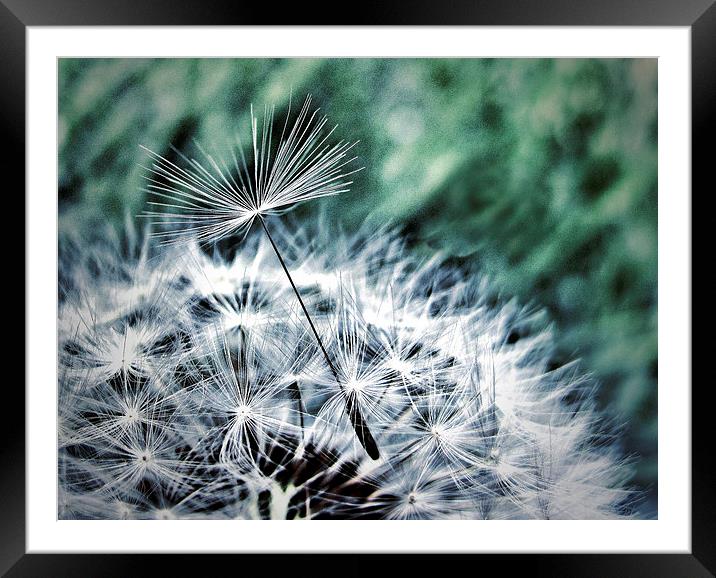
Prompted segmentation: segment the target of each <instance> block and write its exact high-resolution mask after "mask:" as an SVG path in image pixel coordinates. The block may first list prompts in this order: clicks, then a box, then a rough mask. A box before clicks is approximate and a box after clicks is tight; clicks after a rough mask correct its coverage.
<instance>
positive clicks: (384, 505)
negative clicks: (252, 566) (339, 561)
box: [58, 220, 633, 519]
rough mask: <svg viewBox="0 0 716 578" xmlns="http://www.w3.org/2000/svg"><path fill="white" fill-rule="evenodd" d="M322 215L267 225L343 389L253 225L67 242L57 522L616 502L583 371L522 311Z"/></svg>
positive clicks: (614, 471) (478, 282) (618, 480)
mask: <svg viewBox="0 0 716 578" xmlns="http://www.w3.org/2000/svg"><path fill="white" fill-rule="evenodd" d="M324 223H325V222H324V221H323V220H319V222H318V223H313V224H311V225H304V226H303V227H280V226H279V224H278V223H272V226H273V230H274V231H275V236H276V238H277V242H278V244H279V245H280V246H281V247H283V248H286V250H285V254H284V258H285V260H286V262H287V264H288V267H289V269H290V271H291V274H292V277H293V279H294V281H295V283H296V286H297V289H298V291H299V292H300V294H301V296H302V298H303V300H304V302H305V304H306V306H307V308H308V311H309V313H310V316H311V318H312V319H313V321H314V323H315V325H316V328H317V330H318V332H319V334H320V335H321V338H322V342H323V343H324V344H325V347H326V349H327V351H328V354H329V355H330V358H331V359H332V360H333V364H334V366H335V369H336V371H337V373H338V376H339V381H340V385H339V382H338V381H337V380H336V379H335V376H334V375H333V374H332V373H331V372H330V371H329V368H328V367H327V365H326V363H325V359H324V357H323V356H322V354H321V352H320V350H319V347H318V344H317V341H316V340H315V339H314V338H313V335H312V334H311V333H310V332H309V329H308V326H307V322H306V318H305V316H304V315H303V314H302V312H301V311H300V309H299V308H298V304H297V300H296V298H295V295H294V294H293V293H292V290H291V287H290V286H289V285H288V284H287V283H286V277H285V275H284V272H283V271H282V270H281V267H280V264H279V262H278V260H277V258H276V255H275V254H274V253H273V252H272V250H271V246H270V245H269V243H268V240H267V239H266V237H265V236H264V235H261V234H260V231H256V233H255V234H249V236H248V237H247V238H246V239H245V240H244V241H243V242H242V243H241V244H240V245H238V246H234V247H233V248H232V250H231V251H228V250H226V249H222V248H220V247H219V246H217V245H214V246H212V247H211V248H210V249H208V250H207V249H206V248H200V247H199V246H198V245H196V244H194V245H186V244H185V245H183V246H182V247H181V249H178V248H176V247H168V248H167V247H155V246H154V245H153V241H151V240H148V239H147V238H145V237H144V236H143V235H137V234H135V233H134V232H133V230H132V229H131V227H128V230H127V231H126V232H124V233H123V235H122V239H121V240H120V239H116V240H113V239H112V238H110V237H106V238H105V239H103V240H102V241H101V242H96V243H86V242H83V241H72V240H69V239H63V240H62V242H61V256H60V257H61V258H60V285H61V293H60V307H59V351H60V358H59V382H60V383H59V416H58V418H59V431H58V445H59V464H58V468H59V470H58V471H59V511H58V516H59V517H60V518H63V519H66V518H111V519H125V518H127V519H128V518H139V519H147V518H150V519H187V518H221V519H227V518H228V519H232V518H236V519H249V518H250V519H253V518H263V519H285V518H289V519H293V518H301V519H314V518H315V519H324V518H334V519H335V518H385V519H436V518H453V519H454V518H464V519H505V518H511V519H525V518H539V519H557V518H569V519H599V518H615V517H626V516H629V515H631V514H630V504H631V502H632V501H633V494H632V493H631V492H630V491H629V490H628V489H627V488H626V482H627V479H628V477H629V471H630V468H629V467H628V464H627V463H626V462H625V461H624V459H623V458H622V457H621V455H620V453H619V451H618V449H617V447H616V446H615V443H614V439H613V437H611V436H610V435H608V433H606V432H607V430H606V427H605V424H604V423H603V419H602V418H601V417H600V415H599V414H598V413H597V411H596V410H595V408H594V404H593V384H592V383H591V382H590V380H589V379H587V378H585V377H584V376H583V375H582V374H580V372H579V371H578V370H577V368H576V367H575V365H574V364H571V365H568V366H564V367H557V368H556V367H553V366H552V365H551V359H552V353H553V351H552V347H553V345H552V340H551V337H550V334H549V330H548V329H547V328H546V327H545V325H544V322H543V320H542V319H541V316H540V315H539V314H538V313H537V312H535V311H531V310H529V309H525V308H522V307H520V306H519V305H518V304H516V303H515V302H513V301H510V302H504V301H501V300H499V299H496V298H495V297H494V293H493V292H492V291H491V288H490V286H489V283H488V282H487V281H486V280H484V279H483V278H481V277H480V276H478V275H476V274H475V273H473V272H470V271H466V270H465V269H463V268H461V267H459V266H456V265H451V264H450V263H449V262H448V261H446V260H445V259H443V258H442V257H440V256H435V257H433V258H432V259H430V260H420V259H418V258H417V257H415V256H414V254H413V252H408V251H406V249H405V246H404V242H403V241H402V240H401V237H400V236H398V235H397V234H395V233H392V232H389V231H378V232H375V231H374V232H371V233H366V232H364V233H359V234H344V233H340V232H338V231H335V230H328V227H327V226H326V225H325V224H324ZM187 247H188V248H187ZM346 395H347V396H350V399H351V401H352V402H353V403H354V404H356V406H357V407H358V408H359V409H360V411H361V414H362V416H363V418H364V419H365V421H366V423H367V426H368V427H369V428H370V430H371V432H372V434H373V436H374V437H375V441H376V443H377V445H378V447H379V449H380V456H381V457H380V459H379V460H372V459H370V458H369V457H368V456H367V455H366V453H365V450H364V448H363V447H361V445H360V444H359V443H358V441H357V438H356V435H355V433H354V430H353V428H352V427H351V423H350V420H349V418H348V415H347V413H346V411H345V405H346V400H345V396H346Z"/></svg>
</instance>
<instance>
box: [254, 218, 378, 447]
mask: <svg viewBox="0 0 716 578" xmlns="http://www.w3.org/2000/svg"><path fill="white" fill-rule="evenodd" d="M259 221H261V226H262V227H263V229H264V231H265V233H266V236H267V237H268V240H269V242H270V243H271V246H272V247H273V250H274V253H276V257H278V260H279V262H280V263H281V267H282V268H283V272H284V273H286V277H288V280H289V282H290V283H291V287H292V288H293V292H294V293H295V294H296V298H297V299H298V302H299V303H300V304H301V309H303V314H304V315H305V316H306V319H307V320H308V324H309V325H310V326H311V331H313V335H314V336H315V338H316V341H317V342H318V346H319V347H320V348H321V351H322V352H323V357H324V358H325V360H326V364H327V365H328V367H329V369H330V370H331V373H332V374H333V377H334V378H335V380H336V383H337V384H338V387H339V388H340V390H341V393H343V397H344V398H345V402H346V413H347V414H348V417H349V418H350V420H351V424H352V425H353V429H354V430H355V432H356V435H357V436H358V441H360V443H361V445H362V446H363V448H364V449H365V451H366V452H368V455H369V456H370V457H371V458H373V459H374V460H377V459H378V458H379V457H380V452H379V451H378V445H377V444H376V443H375V439H373V435H372V434H371V433H370V430H369V429H368V425H367V424H366V423H365V420H364V419H363V416H362V415H361V412H360V408H359V407H358V404H357V403H356V401H355V400H354V399H353V398H352V397H351V396H350V395H348V394H347V393H346V390H345V388H344V387H343V384H342V383H341V380H340V378H339V377H338V371H337V370H336V368H335V366H334V365H333V362H332V361H331V357H330V356H329V355H328V351H327V350H326V348H325V346H324V345H323V341H322V340H321V337H320V336H319V335H318V331H317V330H316V326H315V325H314V324H313V320H312V319H311V316H310V315H309V313H308V309H307V308H306V305H305V303H304V302H303V298H302V297H301V294H300V293H299V292H298V288H297V287H296V284H295V283H294V282H293V277H291V273H290V272H289V271H288V267H286V263H285V262H284V260H283V257H282V256H281V253H280V252H279V250H278V247H277V246H276V243H275V242H274V240H273V237H271V233H269V230H268V227H267V226H266V223H265V222H264V220H263V219H262V218H261V217H259Z"/></svg>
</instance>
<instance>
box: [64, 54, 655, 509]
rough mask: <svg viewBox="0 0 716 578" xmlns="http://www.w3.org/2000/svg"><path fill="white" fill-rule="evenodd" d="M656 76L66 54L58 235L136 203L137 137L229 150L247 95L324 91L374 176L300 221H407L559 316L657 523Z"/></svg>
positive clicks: (491, 65) (554, 65)
mask: <svg viewBox="0 0 716 578" xmlns="http://www.w3.org/2000/svg"><path fill="white" fill-rule="evenodd" d="M656 74H657V64H656V60H536V59H530V60H527V59H525V60H500V59H486V60H473V59H455V60H411V59H400V60H343V59H331V60H213V59H197V60H163V59H162V60H137V59H132V60H96V59H92V60H72V59H64V60H61V61H60V62H59V166H60V170H59V201H60V227H61V230H68V229H73V230H85V229H86V230H89V229H90V228H92V227H94V226H95V225H96V224H97V223H102V222H106V221H107V220H109V221H113V222H116V223H117V224H120V223H121V220H122V219H123V218H124V215H125V214H126V213H129V214H130V215H136V214H138V213H140V212H141V210H142V208H143V206H144V194H143V193H142V190H141V188H142V178H141V175H142V173H143V169H142V168H141V165H142V164H145V163H146V156H145V154H144V153H143V151H142V150H141V149H140V148H139V145H140V144H143V145H146V146H148V147H149V148H151V149H153V150H155V151H158V152H160V153H165V154H171V153H170V149H169V145H170V144H173V145H174V146H176V147H177V148H179V149H180V150H185V151H187V150H190V149H191V147H192V145H191V141H192V139H194V138H195V139H197V141H199V142H201V143H209V144H211V143H215V144H216V145H217V146H218V147H219V148H221V147H222V145H223V143H224V142H225V141H226V139H227V137H231V134H232V131H233V130H234V129H236V128H238V129H239V130H242V131H244V132H242V134H245V131H246V130H247V128H248V124H247V123H248V110H249V105H250V103H253V104H254V106H257V107H258V108H259V110H262V107H263V105H264V103H274V104H276V105H277V107H282V106H284V105H285V104H286V103H287V102H288V97H289V93H290V91H291V90H292V91H293V94H294V100H295V101H297V102H300V101H302V100H303V98H304V96H305V94H306V93H311V94H312V95H313V97H314V100H315V103H316V105H317V106H320V107H321V108H322V110H323V112H325V113H326V114H328V116H329V118H330V121H331V122H334V123H337V124H338V125H339V127H338V129H337V132H336V135H337V137H338V138H345V139H348V140H351V139H354V140H360V141H361V142H360V143H359V145H358V146H357V148H356V150H357V152H358V154H359V156H360V163H361V165H363V166H365V170H364V171H362V172H360V173H358V174H357V175H356V176H355V183H354V185H353V187H352V191H351V192H350V193H347V194H344V195H341V196H340V197H339V198H335V199H329V200H326V201H323V202H317V203H312V204H309V205H305V206H303V207H301V208H300V210H299V212H298V213H299V215H300V216H301V218H311V214H312V212H313V211H316V210H318V209H319V206H320V205H323V206H324V207H326V208H327V209H328V210H330V211H332V214H333V215H334V217H335V218H337V219H341V220H342V221H343V222H344V224H345V225H346V227H349V228H350V227H355V226H357V225H358V224H359V223H361V222H362V221H363V220H364V219H366V218H371V219H376V220H378V221H381V222H383V221H390V222H393V223H396V224H401V225H403V226H404V227H405V228H406V230H409V231H410V232H411V233H412V234H413V235H414V236H415V239H416V240H417V242H416V243H415V244H414V250H415V251H426V252H428V251H433V250H435V248H441V249H444V250H447V251H449V252H450V253H451V254H452V255H454V256H455V257H456V258H460V259H467V260H470V261H476V262H478V263H480V264H481V265H482V267H483V269H484V270H485V271H486V272H487V273H488V274H489V275H490V276H491V277H492V278H493V279H494V281H495V283H496V286H497V287H500V289H501V291H502V293H503V294H504V295H505V296H512V295H514V296H517V297H518V298H520V299H521V300H522V301H523V302H529V303H532V304H535V305H537V306H543V307H545V308H547V310H548V311H549V313H550V316H551V318H552V319H553V320H554V322H555V326H556V330H557V331H556V333H557V335H558V339H559V350H560V356H561V357H562V360H563V361H566V360H569V359H571V358H573V357H580V358H581V359H582V360H583V367H584V369H585V370H586V371H588V372H590V373H592V374H593V375H594V376H595V377H596V378H597V379H598V381H599V382H600V384H601V389H600V402H601V403H602V404H604V405H607V406H609V408H610V409H611V410H612V411H614V412H615V414H616V415H618V416H620V418H621V419H622V420H624V421H626V422H627V426H628V427H627V430H626V433H625V438H624V443H625V448H626V450H627V452H629V453H630V454H634V455H637V456H639V457H640V460H639V462H638V463H639V466H638V472H637V480H636V481H637V482H638V483H639V484H640V485H641V486H642V487H644V488H649V499H648V500H647V501H646V502H645V504H644V505H643V509H644V511H645V513H647V514H655V510H656V449H657V429H656V425H657V406H656V392H657V331H656V330H657V310H656V297H657V286H656V274H657V170H656V169H657V92H656V79H657V78H656ZM279 114H280V113H279ZM337 207H339V208H340V210H339V211H337V210H335V209H336V208H337Z"/></svg>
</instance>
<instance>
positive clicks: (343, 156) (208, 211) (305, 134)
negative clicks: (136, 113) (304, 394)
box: [142, 96, 380, 459]
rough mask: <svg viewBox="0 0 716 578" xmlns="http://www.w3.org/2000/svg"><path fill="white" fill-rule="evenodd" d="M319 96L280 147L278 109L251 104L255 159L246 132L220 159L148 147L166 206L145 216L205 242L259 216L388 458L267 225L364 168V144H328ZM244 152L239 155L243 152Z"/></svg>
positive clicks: (365, 431) (349, 400)
mask: <svg viewBox="0 0 716 578" xmlns="http://www.w3.org/2000/svg"><path fill="white" fill-rule="evenodd" d="M310 105H311V97H310V96H308V97H307V98H306V100H305V102H304V104H303V106H302V108H301V110H300V112H299V113H298V116H297V118H296V120H295V121H294V124H293V126H292V127H291V128H290V129H289V127H288V123H289V118H290V110H291V103H290V101H289V110H288V113H287V115H286V121H285V122H284V124H283V128H282V129H281V135H280V137H279V145H278V147H277V148H276V150H275V152H274V150H273V148H274V147H273V120H274V113H275V108H274V107H273V106H272V107H268V106H266V107H264V115H263V123H262V125H261V127H259V122H258V118H257V117H256V116H255V115H254V110H253V106H252V107H251V142H252V153H253V157H252V159H250V161H248V162H247V159H246V155H245V153H244V147H243V145H242V142H241V139H240V137H239V136H238V135H237V138H236V147H234V148H232V152H231V159H230V160H227V159H224V158H221V157H217V158H215V157H214V156H213V155H212V154H210V153H208V152H206V151H205V150H204V149H203V148H202V147H201V146H199V145H198V148H199V151H200V152H201V153H202V155H203V157H204V162H203V163H202V162H200V161H198V160H196V159H193V158H191V159H190V158H188V157H186V156H185V155H184V154H182V153H181V152H179V151H177V150H175V153H176V154H177V155H178V156H179V157H180V158H181V159H182V160H183V161H184V163H185V164H186V168H182V167H180V166H178V165H177V164H175V163H174V162H172V161H170V160H169V159H166V158H164V157H162V156H161V155H159V154H157V153H155V152H153V151H151V150H149V149H148V148H146V147H142V148H143V149H144V150H146V151H147V152H148V153H149V155H150V156H151V158H152V159H153V163H152V166H151V168H150V169H149V172H150V176H148V177H147V181H148V185H147V186H146V189H145V190H146V192H147V193H148V194H149V195H150V197H151V198H152V199H154V200H151V201H150V202H149V204H150V205H152V206H156V207H158V208H161V210H158V211H149V212H147V213H145V215H144V216H147V217H150V218H153V219H156V220H158V222H159V223H161V224H163V225H170V226H177V225H178V226H179V228H176V227H172V228H170V229H168V230H164V231H162V232H158V233H156V236H157V237H159V238H161V239H162V240H163V241H164V242H169V243H172V242H186V241H190V240H193V239H197V240H199V241H202V242H206V241H211V242H215V241H218V240H220V239H222V238H224V237H226V236H228V235H232V234H237V233H243V234H244V236H246V234H248V232H249V230H250V229H251V226H252V225H253V223H254V221H256V220H258V221H259V222H260V223H261V227H262V228H263V231H264V232H265V234H266V237H267V238H268V240H269V242H270V243H271V247H272V248H273V250H274V252H275V253H276V257H277V258H278V260H279V262H280V264H281V268H282V269H283V271H284V273H285V274H286V277H287V278H288V280H289V282H290V284H291V288H292V289H293V292H294V294H295V295H296V298H297V299H298V302H299V304H300V305H301V309H302V311H303V313H304V315H305V317H306V320H307V321H308V324H309V326H310V328H311V332H312V333H313V335H314V337H315V339H316V341H317V342H318V345H319V347H320V350H321V353H322V355H323V357H324V358H325V360H326V364H327V365H328V367H329V369H330V371H331V373H332V375H333V377H334V379H335V380H336V382H337V383H338V385H339V387H340V388H341V391H342V392H343V393H344V398H345V410H346V413H347V414H348V417H349V419H350V421H351V424H352V425H353V428H354V429H355V433H356V435H357V437H358V440H359V441H360V443H361V445H362V446H363V448H364V449H365V450H366V452H367V453H368V455H370V457H371V458H373V459H378V458H379V457H380V452H379V450H378V446H377V444H376V442H375V439H374V438H373V435H372V434H371V432H370V429H369V428H368V425H367V423H366V422H365V420H364V418H363V415H362V413H361V411H360V408H359V407H358V405H357V404H356V403H355V400H354V396H352V395H350V393H349V392H346V390H345V384H343V383H341V381H340V377H339V373H338V370H337V369H336V367H335V365H334V363H333V360H332V359H331V357H330V355H329V354H328V351H327V349H326V347H325V345H324V343H323V340H322V339H321V336H320V335H319V333H318V330H317V329H316V326H315V325H314V323H313V320H312V319H311V315H310V314H309V312H308V309H307V307H306V305H305V303H304V301H303V298H302V297H301V294H300V292H299V291H298V289H297V287H296V284H295V283H294V280H293V278H292V277H291V273H290V271H289V270H288V267H287V266H286V262H285V260H284V258H283V256H282V255H281V252H280V251H279V248H278V246H277V245H276V242H275V241H274V239H273V237H272V236H271V233H270V231H269V229H268V226H267V225H266V220H265V219H266V217H267V216H270V215H278V214H281V213H282V212H285V211H286V210H288V209H290V208H291V207H292V206H294V205H296V204H297V203H301V202H305V201H309V200H312V199H317V198H320V197H326V196H330V195H337V194H339V193H342V192H346V191H348V186H349V185H350V184H352V181H348V180H346V179H347V177H348V176H350V175H351V174H354V173H356V172H358V171H359V170H361V169H354V170H349V169H348V168H347V166H348V165H349V164H350V163H351V162H352V161H354V160H355V158H356V157H349V156H348V153H349V152H350V151H351V149H352V148H353V147H354V146H355V145H356V144H357V143H356V142H354V143H348V142H345V141H340V142H338V143H336V144H330V143H329V142H328V139H329V137H330V136H331V135H332V134H333V132H334V131H335V129H336V127H335V126H334V127H333V129H331V130H329V131H327V133H326V134H324V129H325V127H326V124H327V122H328V118H327V117H326V116H323V117H318V116H317V114H318V109H317V110H315V111H313V112H312V113H311V112H310ZM236 150H237V151H238V157H237V155H236V152H235V151H236Z"/></svg>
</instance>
